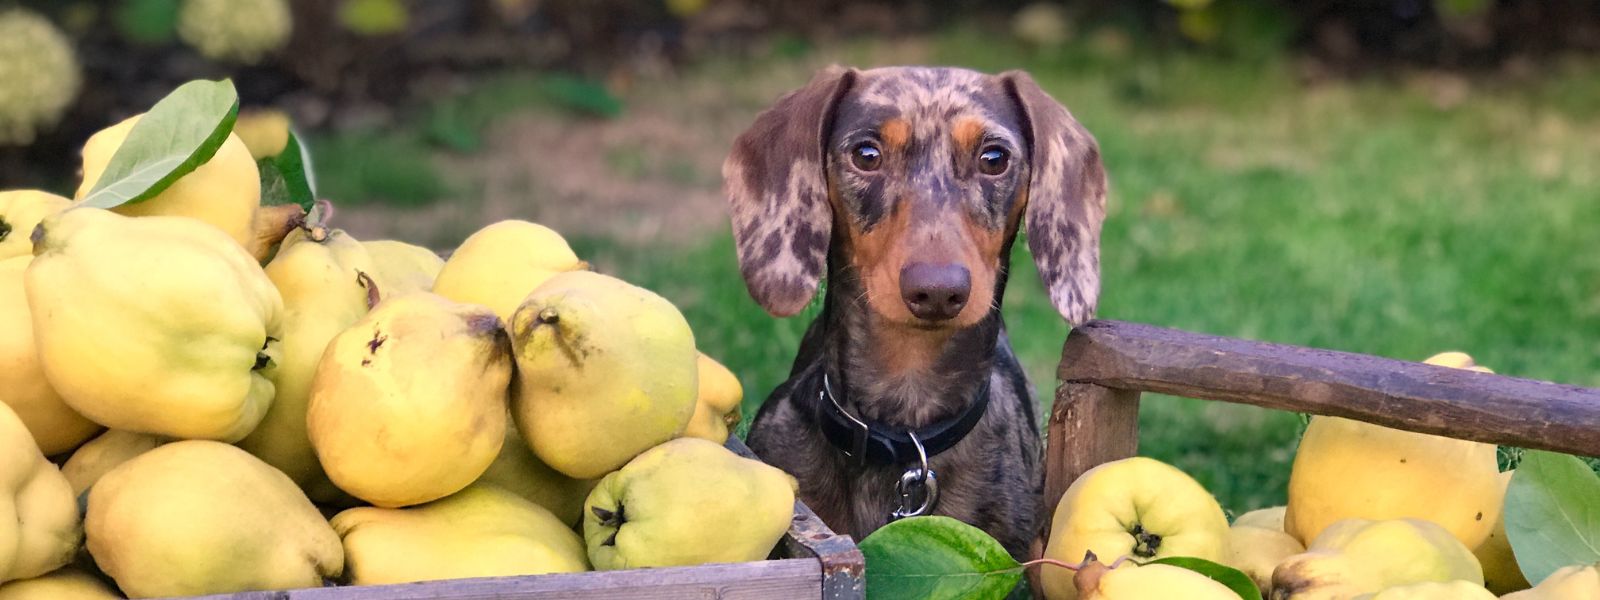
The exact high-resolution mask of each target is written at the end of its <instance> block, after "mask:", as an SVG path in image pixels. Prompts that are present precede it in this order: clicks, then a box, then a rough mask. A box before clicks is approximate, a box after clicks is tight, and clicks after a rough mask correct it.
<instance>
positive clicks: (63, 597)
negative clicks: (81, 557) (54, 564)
mask: <svg viewBox="0 0 1600 600" xmlns="http://www.w3.org/2000/svg"><path fill="white" fill-rule="evenodd" d="M0 600H122V594H118V593H117V591H116V590H115V589H113V588H112V587H111V586H110V585H108V584H106V582H104V581H101V580H100V578H99V577H95V576H94V575H90V574H89V573H88V572H87V571H84V570H82V569H79V568H76V567H72V566H67V567H62V568H60V569H56V570H54V571H51V572H49V573H46V574H44V575H40V576H38V577H34V578H32V579H18V580H16V581H13V582H10V583H6V584H3V585H0Z"/></svg>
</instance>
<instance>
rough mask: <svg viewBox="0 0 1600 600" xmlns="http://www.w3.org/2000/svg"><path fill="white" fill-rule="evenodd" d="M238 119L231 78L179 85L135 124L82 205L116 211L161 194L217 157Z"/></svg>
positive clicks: (237, 106) (237, 104)
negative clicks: (218, 150)
mask: <svg viewBox="0 0 1600 600" xmlns="http://www.w3.org/2000/svg"><path fill="white" fill-rule="evenodd" d="M238 115H239V93H238V92H237V91H236V90H234V88H233V82H232V81H230V80H227V79H224V80H222V81H205V80H196V81H191V82H189V83H185V84H183V85H180V86H178V89H175V90H172V93H171V94H167V97H165V98H162V99H161V101H160V102H157V103H156V105H155V106H154V107H151V108H150V111H149V112H147V113H145V115H144V117H142V118H140V119H139V122H138V123H136V124H134V126H133V130H132V131H129V132H128V139H126V140H124V141H123V142H122V145H121V146H119V147H117V151H116V153H115V154H112V155H111V161H110V162H109V163H107V164H106V169H105V172H103V173H101V175H100V179H99V181H97V182H96V183H95V186H94V189H92V190H90V191H89V194H88V196H87V197H85V198H84V199H83V205H84V206H92V207H95V208H115V207H118V206H121V205H123V204H132V203H135V202H142V201H144V200H148V199H150V198H151V197H154V196H155V195H156V194H159V193H161V192H162V191H164V190H166V189H167V187H168V186H170V185H172V182H174V181H177V180H178V178H179V177H183V176H184V175H188V174H189V173H191V172H193V171H194V170H195V168H196V167H199V166H200V165H203V164H205V163H206V161H208V160H211V157H212V156H214V155H216V153H217V148H220V147H222V143H223V142H225V141H227V140H228V134H229V133H232V132H233V121H234V119H236V118H237V117H238Z"/></svg>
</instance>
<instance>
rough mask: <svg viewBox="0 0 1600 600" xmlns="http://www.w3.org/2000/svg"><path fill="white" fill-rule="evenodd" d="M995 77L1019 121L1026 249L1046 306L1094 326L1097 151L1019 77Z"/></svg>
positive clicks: (1101, 175) (1100, 207)
mask: <svg viewBox="0 0 1600 600" xmlns="http://www.w3.org/2000/svg"><path fill="white" fill-rule="evenodd" d="M1000 77H1001V79H1002V80H1003V81H1004V82H1005V86H1006V90H1007V92H1008V93H1010V94H1011V96H1012V98H1014V99H1015V100H1016V102H1017V104H1018V106H1019V107H1020V108H1021V109H1022V115H1023V118H1024V119H1025V121H1026V123H1025V124H1024V132H1025V133H1026V135H1027V140H1028V146H1029V157H1030V158H1029V168H1030V169H1031V173H1032V175H1031V179H1030V180H1029V182H1028V198H1027V202H1028V209H1027V210H1028V212H1027V221H1028V223H1027V227H1028V249H1029V250H1031V251H1032V252H1033V261H1034V263H1035V264H1037V265H1038V266H1039V277H1040V278H1041V279H1043V280H1044V285H1045V288H1046V289H1048V290H1049V291H1050V302H1051V304H1054V305H1055V307H1056V311H1057V312H1060V313H1061V317H1062V318H1063V319H1066V320H1067V322H1068V323H1071V324H1072V325H1081V324H1083V323H1084V322H1086V321H1088V320H1089V319H1092V318H1094V311H1095V306H1096V304H1097V303H1098V301H1099V297H1100V223H1101V221H1104V220H1105V216H1106V172H1105V167H1103V166H1102V165H1101V164H1100V147H1099V145H1098V144H1096V143H1095V141H1094V136H1092V135H1089V132H1088V131H1086V130H1085V129H1084V128H1083V126H1082V125H1079V124H1078V120H1077V119H1074V118H1072V113H1069V112H1067V109H1066V107H1064V106H1061V103H1059V102H1056V101H1055V99H1054V98H1051V97H1050V95H1049V94H1046V93H1045V91H1044V90H1042V89H1040V88H1039V84H1038V83H1035V82H1034V81H1033V78H1032V77H1030V76H1028V74H1027V73H1024V72H1022V71H1008V72H1006V73H1003V74H1001V75H1000Z"/></svg>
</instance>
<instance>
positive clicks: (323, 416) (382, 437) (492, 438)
mask: <svg viewBox="0 0 1600 600" xmlns="http://www.w3.org/2000/svg"><path fill="white" fill-rule="evenodd" d="M510 350H511V349H510V344H509V343H508V340H507V339H506V333H505V329H503V328H502V327H501V324H500V319H499V318H498V317H495V316H494V314H493V313H491V312H489V309H487V308H484V307H482V306H476V305H472V304H461V303H457V302H451V301H449V300H446V299H444V298H441V297H439V296H437V295H434V294H430V293H417V294H411V295H408V296H401V297H399V298H393V299H390V300H385V301H383V302H382V303H380V304H378V306H377V308H374V309H373V310H372V312H370V313H368V314H367V316H366V317H363V318H362V319H361V320H360V321H357V322H356V324H355V325H353V326H351V327H350V328H349V329H346V330H345V331H344V332H342V333H340V334H339V335H337V336H335V337H334V338H333V341H331V342H329V343H328V349H327V351H326V352H325V353H324V354H323V357H322V362H321V363H320V364H319V365H317V372H316V375H315V377H314V378H313V380H312V382H311V402H310V406H309V408H308V409H307V412H306V425H307V431H308V433H309V434H310V439H311V446H312V448H315V449H316V453H317V458H318V459H319V460H320V461H321V463H322V467H323V469H325V470H326V471H327V473H328V477H329V478H330V479H332V480H333V483H334V484H336V485H338V486H339V488H340V489H343V490H344V491H346V492H349V493H350V494H351V495H353V496H355V497H357V498H360V499H362V500H366V501H367V502H370V503H372V504H375V505H377V506H382V507H389V508H393V507H400V506H410V505H413V504H421V503H423V502H428V501H431V500H437V499H439V498H443V497H445V496H448V495H450V494H453V493H456V492H458V491H460V490H461V488H464V487H466V486H467V485H468V484H470V483H472V482H473V481H475V480H477V479H478V476H480V475H482V474H483V472H484V471H485V470H486V469H488V468H489V464H490V463H491V462H493V461H494V458H495V456H496V455H497V454H499V452H500V445H501V443H503V442H504V440H505V428H506V420H507V415H506V412H507V408H506V402H507V395H508V394H509V392H510V386H511V369H512V366H511V351H510Z"/></svg>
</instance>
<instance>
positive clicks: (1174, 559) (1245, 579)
mask: <svg viewBox="0 0 1600 600" xmlns="http://www.w3.org/2000/svg"><path fill="white" fill-rule="evenodd" d="M1146 564H1152V565H1171V566H1174V567H1182V568H1185V569H1188V570H1190V571H1194V572H1196V573H1199V574H1201V575H1205V576H1206V577H1209V578H1211V580H1212V581H1215V582H1217V583H1220V584H1222V585H1225V586H1228V589H1230V590H1233V593H1235V594H1238V595H1239V598H1241V599H1243V600H1258V599H1259V598H1261V590H1260V589H1258V588H1256V583H1255V582H1254V581H1252V580H1251V579H1250V576H1249V575H1245V574H1244V571H1240V570H1238V569H1235V568H1233V567H1230V566H1227V565H1224V564H1220V563H1214V562H1211V561H1209V560H1206V559H1204V558H1194V557H1190V556H1169V557H1167V558H1163V559H1160V560H1152V561H1150V562H1149V563H1146Z"/></svg>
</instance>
